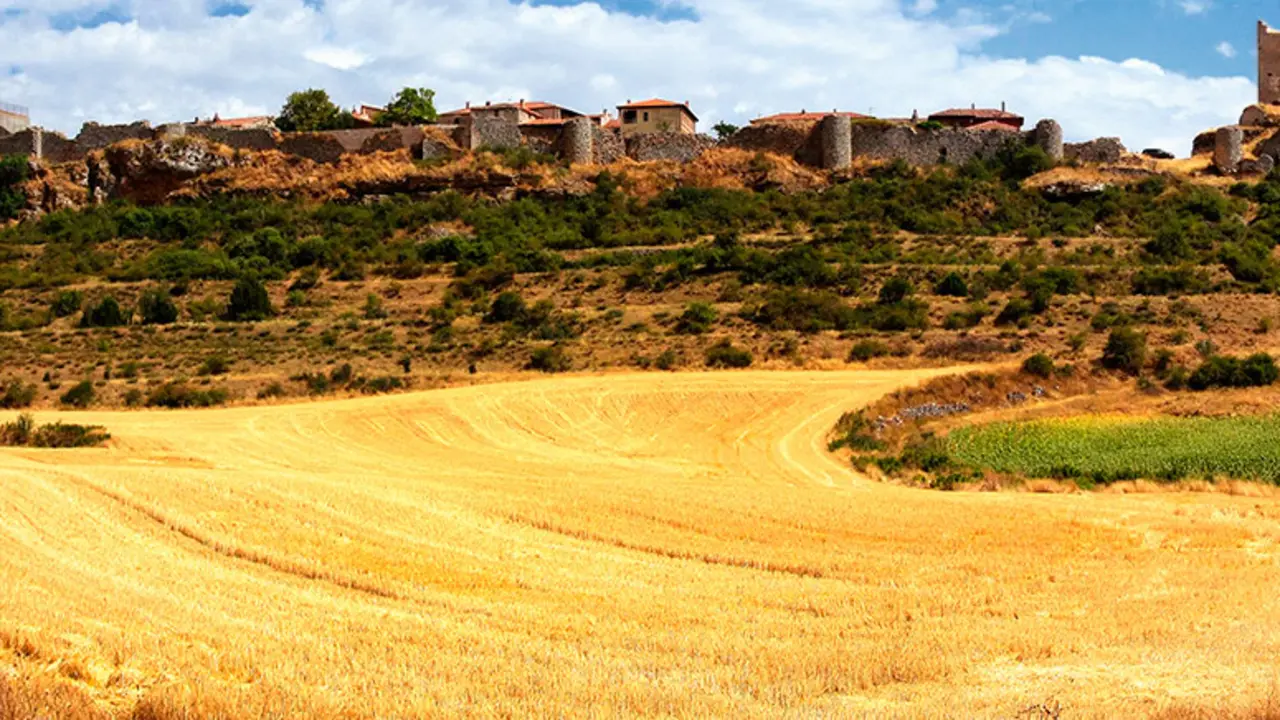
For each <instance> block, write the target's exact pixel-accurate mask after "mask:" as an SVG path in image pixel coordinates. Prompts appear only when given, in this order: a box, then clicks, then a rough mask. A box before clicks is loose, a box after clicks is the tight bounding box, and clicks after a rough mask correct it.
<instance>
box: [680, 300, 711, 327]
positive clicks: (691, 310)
mask: <svg viewBox="0 0 1280 720" xmlns="http://www.w3.org/2000/svg"><path fill="white" fill-rule="evenodd" d="M719 317H720V313H718V312H716V309H715V308H714V307H712V306H711V305H708V304H707V303H702V302H695V303H689V304H688V305H686V306H685V309H684V313H682V314H681V315H680V319H679V320H678V321H677V322H676V332H678V333H680V334H681V335H701V334H703V333H705V332H707V331H708V330H710V329H711V326H712V325H714V324H715V322H716V320H717V319H719Z"/></svg>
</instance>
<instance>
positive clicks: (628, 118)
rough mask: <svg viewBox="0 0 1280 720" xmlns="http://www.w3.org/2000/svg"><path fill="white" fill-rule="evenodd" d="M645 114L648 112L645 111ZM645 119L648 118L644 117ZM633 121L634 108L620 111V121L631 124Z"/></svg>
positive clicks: (634, 119) (634, 116)
mask: <svg viewBox="0 0 1280 720" xmlns="http://www.w3.org/2000/svg"><path fill="white" fill-rule="evenodd" d="M645 114H646V115H647V114H648V113H645ZM646 119H648V118H646ZM635 121H636V111H635V110H623V111H622V122H624V123H626V124H628V125H633V124H635Z"/></svg>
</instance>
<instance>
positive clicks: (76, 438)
mask: <svg viewBox="0 0 1280 720" xmlns="http://www.w3.org/2000/svg"><path fill="white" fill-rule="evenodd" d="M110 439H111V436H110V435H108V434H107V433H106V432H105V431H104V430H103V428H102V427H100V426H98V425H68V424H64V423H61V422H56V423H54V424H52V425H44V426H37V425H36V421H35V418H33V417H32V416H31V415H30V414H29V413H23V414H22V415H19V416H18V419H17V420H15V421H14V422H11V423H5V424H4V425H3V426H0V445H8V446H30V447H38V448H79V447H94V446H96V445H101V444H103V443H105V442H106V441H107V440H110Z"/></svg>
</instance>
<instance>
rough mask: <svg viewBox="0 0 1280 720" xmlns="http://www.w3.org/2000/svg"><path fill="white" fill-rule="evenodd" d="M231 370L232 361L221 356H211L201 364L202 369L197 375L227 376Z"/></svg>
mask: <svg viewBox="0 0 1280 720" xmlns="http://www.w3.org/2000/svg"><path fill="white" fill-rule="evenodd" d="M230 369H231V361H230V360H227V359H226V358H224V357H222V356H221V355H210V356H209V357H207V358H205V359H204V362H202V363H200V369H199V370H197V371H196V374H197V375H226V374H227V371H228V370H230Z"/></svg>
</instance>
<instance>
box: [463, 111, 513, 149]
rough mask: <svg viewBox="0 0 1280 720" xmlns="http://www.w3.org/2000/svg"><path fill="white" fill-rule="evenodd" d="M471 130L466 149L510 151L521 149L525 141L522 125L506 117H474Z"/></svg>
mask: <svg viewBox="0 0 1280 720" xmlns="http://www.w3.org/2000/svg"><path fill="white" fill-rule="evenodd" d="M470 130H471V132H470V141H469V142H468V143H467V145H466V147H468V148H469V149H471V150H479V149H481V148H487V149H491V150H510V149H511V148H517V147H520V145H521V143H522V142H523V141H524V138H523V137H522V136H521V135H520V124H519V123H517V122H515V121H513V120H510V119H508V118H504V117H473V118H472V119H471V128H470Z"/></svg>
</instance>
